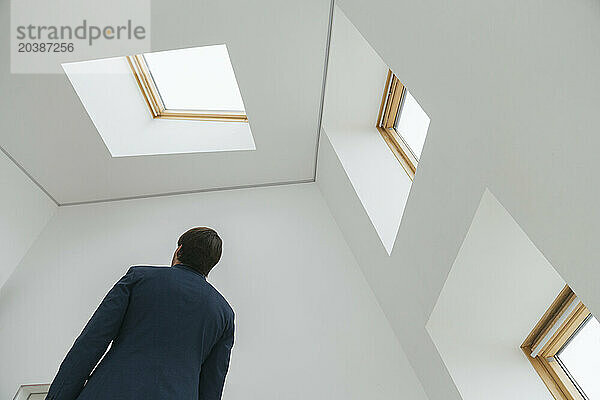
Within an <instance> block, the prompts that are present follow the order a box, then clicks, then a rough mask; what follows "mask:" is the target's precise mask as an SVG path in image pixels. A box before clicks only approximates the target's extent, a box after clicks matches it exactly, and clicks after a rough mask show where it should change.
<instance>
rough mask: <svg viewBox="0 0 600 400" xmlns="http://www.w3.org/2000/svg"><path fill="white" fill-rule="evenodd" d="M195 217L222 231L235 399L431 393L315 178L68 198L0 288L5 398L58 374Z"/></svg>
mask: <svg viewBox="0 0 600 400" xmlns="http://www.w3.org/2000/svg"><path fill="white" fill-rule="evenodd" d="M194 225H208V226H213V227H215V228H216V229H217V230H218V231H219V232H220V234H221V236H222V237H223V240H224V256H223V259H222V261H221V263H220V264H219V265H218V266H217V267H216V269H215V270H214V271H213V273H211V275H210V277H209V280H210V281H211V282H213V283H214V284H215V285H216V287H217V288H219V289H220V291H221V292H222V293H223V294H224V295H225V296H226V297H227V298H228V299H229V300H230V302H231V304H232V306H233V307H234V309H235V310H236V317H237V331H236V345H235V348H234V353H233V359H232V365H231V372H230V375H229V377H228V381H227V384H226V390H225V396H224V398H225V399H244V400H246V399H302V400H305V399H339V400H348V399H357V400H358V399H360V400H363V399H366V398H368V399H382V400H384V399H385V400H387V399H393V398H408V399H416V400H419V399H422V400H424V399H426V396H425V394H424V392H423V390H422V388H421V386H420V383H419V381H418V380H417V378H416V376H415V374H414V372H413V371H412V368H411V367H410V366H409V364H408V361H407V359H406V356H405V355H404V353H403V351H402V349H401V347H400V345H399V343H398V341H397V339H396V337H395V335H394V333H393V331H392V329H391V327H390V325H389V323H388V321H387V320H386V318H385V316H384V315H383V312H382V311H381V309H380V308H379V306H378V304H377V302H376V300H375V297H374V296H373V294H372V292H371V290H370V288H369V287H368V285H367V283H366V281H365V279H364V277H363V275H362V273H361V271H360V269H359V268H358V265H357V263H356V261H355V259H354V258H353V256H352V253H351V252H350V250H349V248H348V247H347V245H346V243H345V241H344V240H343V237H342V235H341V233H340V231H339V229H338V228H337V225H336V224H335V222H334V220H333V219H332V218H331V215H330V213H329V211H328V208H327V206H326V204H325V202H324V201H323V198H322V196H321V195H320V193H319V190H318V188H317V186H316V185H315V184H304V185H294V186H285V187H277V188H263V189H247V190H235V191H226V192H213V193H205V194H196V195H184V196H173V197H164V198H154V199H145V200H131V201H122V202H114V203H105V204H97V205H88V206H70V207H61V208H60V209H59V211H58V214H57V216H56V217H55V218H54V219H53V220H52V221H51V223H50V224H49V225H48V226H47V227H46V229H45V230H44V231H43V232H42V234H41V235H40V237H39V239H38V240H37V241H36V243H35V245H34V246H33V247H32V248H31V250H30V251H29V253H28V254H27V256H26V257H25V258H24V260H23V261H22V263H21V264H20V266H19V268H18V269H17V270H16V272H15V273H14V274H13V276H12V277H11V278H10V280H9V281H8V282H7V284H6V287H5V290H4V291H3V292H2V294H1V295H0V354H1V355H2V365H3V366H6V365H10V368H6V369H3V371H2V374H1V375H0V397H1V398H10V396H12V395H13V394H14V393H15V391H16V389H17V387H18V385H19V384H21V383H28V382H48V381H50V380H51V379H52V377H53V374H54V372H55V370H56V368H57V367H58V365H59V363H60V361H61V359H62V357H63V356H64V355H65V352H66V351H67V349H68V348H69V346H70V345H71V343H72V341H73V340H74V338H75V337H76V335H77V334H78V333H79V331H80V330H81V328H82V327H83V325H84V323H85V322H86V321H87V319H88V318H89V316H90V315H91V313H92V312H93V310H94V309H95V307H96V306H97V304H98V302H99V301H100V299H101V298H102V297H103V296H104V294H105V292H106V291H107V290H108V289H109V287H110V286H111V285H112V284H113V283H114V282H115V281H116V280H117V279H118V278H119V277H120V276H121V275H122V274H123V273H124V272H125V271H126V270H127V268H128V267H129V266H130V265H132V264H146V263H148V264H166V263H168V262H169V261H170V257H171V254H172V252H173V250H174V248H175V244H176V240H177V238H178V235H179V234H181V233H182V232H183V231H184V230H186V229H187V228H189V227H191V226H194ZM7 360H8V361H7Z"/></svg>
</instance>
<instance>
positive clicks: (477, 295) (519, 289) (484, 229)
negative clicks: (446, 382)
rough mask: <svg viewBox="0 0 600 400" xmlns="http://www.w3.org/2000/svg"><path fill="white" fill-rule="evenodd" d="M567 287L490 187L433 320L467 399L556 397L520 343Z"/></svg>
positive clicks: (435, 335) (434, 335)
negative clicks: (546, 385) (536, 370)
mask: <svg viewBox="0 0 600 400" xmlns="http://www.w3.org/2000/svg"><path fill="white" fill-rule="evenodd" d="M564 286H565V282H564V281H563V280H562V278H561V277H560V276H559V275H558V273H557V272H556V271H555V270H554V268H552V265H550V263H548V261H547V260H546V259H545V258H544V256H543V255H542V254H541V253H540V251H539V250H538V249H537V248H536V247H535V246H534V245H533V243H531V241H530V240H529V238H528V237H527V235H526V234H525V233H524V232H523V231H522V230H521V228H520V227H519V225H518V224H517V223H516V222H515V220H514V219H512V217H511V216H510V214H508V212H506V210H505V209H504V208H503V207H502V205H501V204H500V203H498V201H497V200H496V199H495V198H494V196H493V195H492V194H491V193H490V192H489V191H487V190H486V191H485V193H484V195H483V197H482V199H481V203H480V204H479V207H478V209H477V212H476V214H475V217H474V218H473V223H472V224H471V227H470V228H469V231H468V232H467V236H466V238H465V241H464V242H463V244H462V246H461V248H460V251H459V252H458V256H457V257H456V261H455V262H454V265H453V266H452V270H451V271H450V274H449V276H448V279H447V280H446V283H445V285H444V288H443V289H442V292H441V294H440V297H439V299H438V301H437V303H436V305H435V308H434V309H433V312H432V313H431V316H430V318H429V321H428V322H427V331H428V332H429V334H430V335H431V337H432V339H433V341H434V343H435V345H436V347H437V349H438V350H439V352H440V353H441V355H442V358H443V359H444V363H445V364H446V366H447V367H448V370H449V371H450V373H451V374H452V377H453V379H454V382H455V383H456V385H457V387H458V389H459V391H460V393H461V395H462V398H463V399H465V400H479V399H483V398H485V399H488V400H504V399H525V398H526V399H531V400H534V399H538V400H540V399H544V400H550V399H552V395H551V394H550V392H549V391H548V389H546V387H545V386H544V384H543V383H542V380H541V379H540V377H539V375H538V374H537V373H536V372H535V370H534V369H533V367H532V365H531V363H530V362H529V360H527V358H526V357H525V355H524V354H523V352H522V351H521V349H520V345H521V343H523V341H524V340H525V338H526V337H527V335H529V333H530V332H531V330H532V329H533V327H534V326H535V324H536V323H537V322H538V321H539V319H540V318H541V317H542V315H544V313H545V312H546V310H547V309H548V307H549V306H550V304H552V302H553V301H554V299H555V298H556V296H557V295H558V293H559V292H560V291H561V290H562V289H563V287H564ZM507 382H510V384H507Z"/></svg>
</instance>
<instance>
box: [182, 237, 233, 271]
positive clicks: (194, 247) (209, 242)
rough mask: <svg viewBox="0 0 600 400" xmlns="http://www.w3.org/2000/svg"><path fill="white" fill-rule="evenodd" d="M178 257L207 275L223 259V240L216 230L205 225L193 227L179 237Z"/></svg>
mask: <svg viewBox="0 0 600 400" xmlns="http://www.w3.org/2000/svg"><path fill="white" fill-rule="evenodd" d="M177 245H178V246H181V248H180V249H179V251H178V252H177V259H178V260H179V262H181V263H182V264H185V265H188V266H190V267H192V268H194V269H195V270H196V271H198V272H200V273H201V274H202V275H204V276H207V275H208V273H209V272H210V270H211V269H212V268H213V267H214V266H215V265H217V263H218V262H219V260H220V259H221V251H222V245H223V242H222V241H221V238H220V237H219V235H218V234H217V232H215V231H214V230H212V229H210V228H205V227H199V228H192V229H190V230H189V231H187V232H186V233H184V234H183V235H181V237H180V238H179V240H178V241H177Z"/></svg>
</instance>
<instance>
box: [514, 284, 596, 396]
mask: <svg viewBox="0 0 600 400" xmlns="http://www.w3.org/2000/svg"><path fill="white" fill-rule="evenodd" d="M590 315H591V314H590V311H589V310H588V309H587V307H586V306H585V305H584V304H583V303H581V302H580V301H579V299H578V298H577V296H576V295H575V293H573V291H572V290H571V288H569V286H565V287H564V289H563V290H562V291H561V292H560V293H559V295H558V296H557V298H556V299H555V300H554V302H553V303H552V305H550V308H549V309H548V310H547V311H546V313H545V314H544V315H543V316H542V318H541V319H540V321H539V322H538V323H537V325H536V326H535V327H534V328H533V330H532V331H531V333H530V334H529V336H527V338H526V339H525V341H524V342H523V344H522V345H521V349H522V350H523V352H524V353H525V355H526V356H527V359H528V360H529V362H530V363H531V365H532V366H533V368H534V369H535V370H536V372H537V373H538V374H539V376H540V378H542V381H543V382H544V384H545V385H546V387H547V388H548V390H549V391H550V393H551V394H552V396H553V397H554V398H555V399H556V400H585V397H584V395H583V394H582V393H581V392H580V390H579V389H578V388H577V384H576V383H575V382H574V380H572V379H571V378H569V376H568V373H567V372H566V370H565V369H563V367H561V366H560V363H559V361H558V359H557V358H555V356H556V354H557V353H558V352H559V351H560V349H561V348H562V347H563V346H564V345H565V344H566V343H567V342H568V341H569V340H570V339H571V338H572V337H573V336H574V335H575V334H576V333H577V331H578V329H579V328H580V327H581V326H582V325H583V323H584V322H585V321H586V320H587V318H588V317H589V316H590Z"/></svg>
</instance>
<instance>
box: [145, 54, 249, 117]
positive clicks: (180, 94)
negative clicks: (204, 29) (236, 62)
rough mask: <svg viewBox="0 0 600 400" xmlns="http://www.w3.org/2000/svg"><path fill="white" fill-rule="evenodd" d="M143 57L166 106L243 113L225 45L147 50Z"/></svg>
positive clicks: (240, 98)
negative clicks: (153, 51)
mask: <svg viewBox="0 0 600 400" xmlns="http://www.w3.org/2000/svg"><path fill="white" fill-rule="evenodd" d="M144 58H145V59H146V63H147V64H148V67H149V69H150V73H151V74H152V78H153V79H154V83H155V84H156V86H157V89H158V92H159V93H160V96H161V98H162V100H163V102H164V105H165V107H166V108H167V109H172V110H198V111H210V112H238V113H244V102H243V101H242V95H241V94H240V90H239V88H238V85H237V82H236V79H235V74H234V72H233V67H232V65H231V62H230V60H229V53H228V52H227V47H226V46H225V45H224V44H223V45H217V46H205V47H194V48H190V49H181V50H169V51H159V52H155V53H145V54H144Z"/></svg>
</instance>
